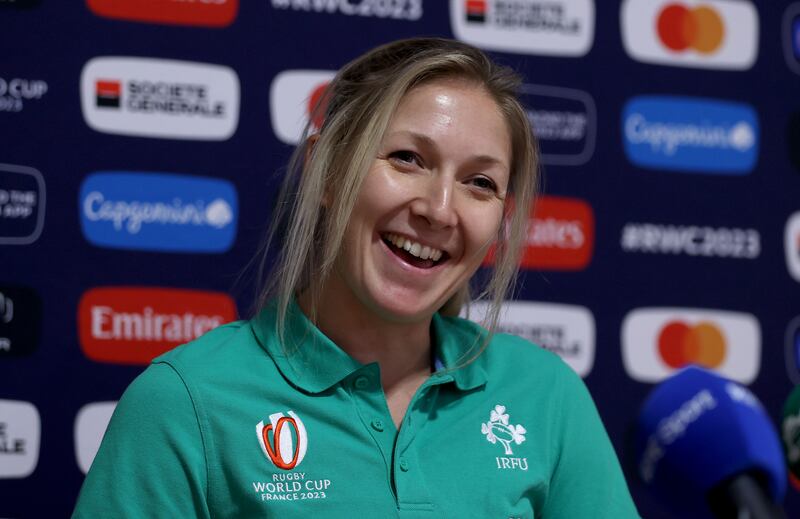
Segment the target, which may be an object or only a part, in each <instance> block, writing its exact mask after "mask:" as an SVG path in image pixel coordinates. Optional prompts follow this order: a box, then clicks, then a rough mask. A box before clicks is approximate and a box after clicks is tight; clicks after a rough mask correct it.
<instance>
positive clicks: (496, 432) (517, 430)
mask: <svg viewBox="0 0 800 519" xmlns="http://www.w3.org/2000/svg"><path fill="white" fill-rule="evenodd" d="M527 432H528V431H527V430H525V428H524V427H523V426H521V425H511V424H509V423H508V413H506V406H504V405H499V404H498V405H496V406H494V409H492V411H491V412H490V413H489V421H488V422H486V423H482V424H481V433H483V434H485V435H486V440H487V441H488V442H489V443H497V442H498V441H499V442H500V443H501V444H502V445H503V448H504V449H505V453H506V455H511V454H514V452H513V451H512V450H511V444H512V442H513V443H514V444H516V445H519V444H520V443H522V442H524V441H525V433H527Z"/></svg>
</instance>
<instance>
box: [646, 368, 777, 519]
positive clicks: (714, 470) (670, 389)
mask: <svg viewBox="0 0 800 519" xmlns="http://www.w3.org/2000/svg"><path fill="white" fill-rule="evenodd" d="M636 460H637V468H638V470H639V475H640V476H641V478H642V480H643V481H644V482H645V484H646V485H647V486H648V487H650V489H651V490H652V491H653V492H654V494H655V495H656V496H657V497H658V498H660V499H661V500H662V501H663V502H664V503H665V504H667V505H668V506H670V507H671V508H673V509H675V510H676V511H679V512H681V513H682V514H684V515H683V516H684V517H712V515H711V510H710V509H709V507H708V504H707V501H706V494H707V493H708V491H709V490H711V489H712V488H714V487H715V486H717V485H718V484H720V483H722V482H723V481H725V480H727V479H729V478H731V477H732V476H735V475H737V474H741V473H743V472H755V473H757V474H759V475H761V476H762V477H763V478H764V479H765V481H766V483H767V488H766V489H765V490H766V491H767V492H768V493H769V495H770V496H771V498H772V499H773V500H774V501H775V502H780V501H781V500H782V499H783V496H784V494H785V493H786V467H785V465H784V462H783V456H782V447H781V443H780V440H779V438H778V435H777V433H776V431H775V428H774V426H773V425H772V423H771V422H770V419H769V417H768V416H767V414H766V412H765V411H764V409H763V407H762V406H761V404H760V403H759V402H758V400H757V399H756V398H755V397H754V396H753V394H752V393H751V392H750V391H749V390H748V389H747V388H745V387H743V386H741V385H739V384H737V383H735V382H732V381H730V380H728V379H725V378H723V377H721V376H719V375H716V374H714V373H712V372H710V371H707V370H705V369H701V368H697V367H694V366H692V367H689V368H685V369H683V370H681V371H680V372H678V373H677V374H676V375H674V376H673V377H671V378H669V379H667V380H666V381H664V382H663V383H661V384H660V385H659V386H657V387H656V388H655V389H654V390H653V392H652V393H651V394H650V396H649V397H648V399H647V401H646V402H645V404H644V406H643V408H642V411H641V413H640V415H639V421H638V427H637V434H636Z"/></svg>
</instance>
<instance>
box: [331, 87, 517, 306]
mask: <svg viewBox="0 0 800 519" xmlns="http://www.w3.org/2000/svg"><path fill="white" fill-rule="evenodd" d="M510 161H511V140H510V136H509V130H508V127H507V125H506V122H505V120H504V118H503V116H502V115H501V113H500V112H499V110H498V108H497V105H496V104H495V102H494V100H493V99H492V98H491V97H490V96H489V95H488V94H487V93H486V92H485V91H484V90H482V89H481V88H480V87H479V86H476V85H473V84H470V83H467V82H464V81H459V80H439V81H433V82H430V83H425V84H423V85H421V86H418V87H416V88H414V89H413V90H411V91H410V92H409V93H408V94H406V95H405V96H404V98H403V99H402V101H401V102H400V105H399V106H398V108H397V111H396V112H395V114H394V115H393V117H392V120H391V122H390V124H389V127H388V129H387V131H386V134H385V136H384V138H383V140H382V142H381V143H380V146H379V149H378V154H377V157H376V158H375V161H374V162H373V164H372V166H371V168H370V170H369V172H368V174H367V176H366V178H365V180H364V182H363V184H362V187H361V191H360V193H359V196H358V199H357V201H356V204H355V207H354V210H353V213H352V216H351V219H350V223H349V224H348V227H347V230H346V234H345V237H344V243H343V252H342V254H341V256H340V258H339V261H338V263H337V266H336V268H335V273H334V274H333V277H334V278H335V279H332V280H331V281H332V282H333V286H332V288H334V290H336V291H337V292H338V293H339V295H340V296H341V297H340V299H341V303H342V304H344V305H353V308H352V309H353V310H367V311H369V312H371V313H372V314H377V315H378V316H379V317H380V318H382V319H385V320H389V321H393V322H417V321H425V320H430V318H431V317H432V316H433V314H434V313H435V312H436V311H437V310H438V309H439V308H440V307H441V306H442V305H443V304H444V303H445V302H446V301H447V300H448V299H449V298H450V297H451V296H452V295H453V294H454V293H455V292H456V291H457V290H458V289H459V288H460V287H461V286H463V285H464V284H465V283H467V282H468V280H469V278H470V277H471V276H472V275H473V274H474V273H475V271H476V270H477V269H478V267H479V266H480V264H481V261H482V259H483V257H484V255H485V254H486V250H487V248H488V246H489V245H490V244H491V242H492V241H493V240H494V238H495V236H496V235H497V231H498V229H499V226H500V222H501V218H502V216H503V211H504V203H505V198H506V193H507V190H508V184H509V165H510Z"/></svg>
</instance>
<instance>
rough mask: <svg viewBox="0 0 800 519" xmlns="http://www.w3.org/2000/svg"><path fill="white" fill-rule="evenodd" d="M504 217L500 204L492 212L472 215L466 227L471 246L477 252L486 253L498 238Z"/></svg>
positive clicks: (480, 212) (478, 212) (479, 212)
mask: <svg viewBox="0 0 800 519" xmlns="http://www.w3.org/2000/svg"><path fill="white" fill-rule="evenodd" d="M502 217H503V207H502V205H500V204H497V206H496V207H492V208H491V209H490V210H484V211H475V212H474V214H471V215H470V219H469V222H467V226H466V228H467V229H468V242H469V246H470V247H471V248H472V249H474V250H475V251H476V252H477V251H481V250H483V251H484V252H485V251H486V249H488V248H489V246H490V245H491V244H492V243H494V241H495V239H496V238H497V232H498V231H499V229H500V221H501V218H502ZM481 259H482V258H481Z"/></svg>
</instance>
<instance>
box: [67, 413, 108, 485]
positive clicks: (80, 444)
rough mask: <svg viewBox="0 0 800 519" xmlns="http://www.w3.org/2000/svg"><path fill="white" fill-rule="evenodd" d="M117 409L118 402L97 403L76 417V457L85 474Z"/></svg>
mask: <svg viewBox="0 0 800 519" xmlns="http://www.w3.org/2000/svg"><path fill="white" fill-rule="evenodd" d="M116 407H117V402H95V403H92V404H87V405H85V406H83V407H82V408H81V410H80V411H78V415H77V416H76V417H75V457H76V459H77V460H78V467H80V469H81V472H83V473H84V474H86V473H87V472H89V468H90V467H91V466H92V462H93V461H94V457H95V456H96V455H97V451H98V450H99V449H100V442H102V441H103V435H105V433H106V429H107V428H108V422H110V421H111V415H113V414H114V409H116Z"/></svg>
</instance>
